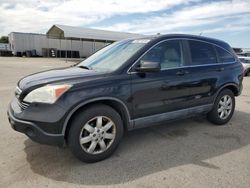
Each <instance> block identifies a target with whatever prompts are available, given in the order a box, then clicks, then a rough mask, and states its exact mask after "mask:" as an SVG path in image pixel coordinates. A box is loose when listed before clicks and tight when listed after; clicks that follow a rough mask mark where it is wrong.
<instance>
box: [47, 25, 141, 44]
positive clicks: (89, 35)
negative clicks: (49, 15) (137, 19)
mask: <svg viewBox="0 0 250 188" xmlns="http://www.w3.org/2000/svg"><path fill="white" fill-rule="evenodd" d="M46 35H47V36H48V37H50V38H75V39H89V40H103V41H117V40H122V39H127V38H135V37H142V36H143V35H140V34H134V33H124V32H116V31H107V30H99V29H89V28H81V27H72V26H66V25H53V26H52V27H51V28H50V29H49V31H48V32H47V33H46Z"/></svg>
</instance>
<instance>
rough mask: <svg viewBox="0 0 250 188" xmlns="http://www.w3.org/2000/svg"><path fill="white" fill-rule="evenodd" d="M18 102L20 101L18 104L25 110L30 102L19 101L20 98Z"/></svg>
mask: <svg viewBox="0 0 250 188" xmlns="http://www.w3.org/2000/svg"><path fill="white" fill-rule="evenodd" d="M17 103H18V105H19V106H20V108H21V109H22V110H25V109H26V108H28V107H29V103H26V102H23V101H19V99H18V100H17Z"/></svg>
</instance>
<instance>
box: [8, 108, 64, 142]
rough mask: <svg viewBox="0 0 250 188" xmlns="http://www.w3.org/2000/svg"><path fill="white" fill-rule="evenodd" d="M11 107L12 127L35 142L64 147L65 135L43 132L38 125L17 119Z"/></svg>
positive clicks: (9, 112) (9, 111)
mask: <svg viewBox="0 0 250 188" xmlns="http://www.w3.org/2000/svg"><path fill="white" fill-rule="evenodd" d="M13 110H14V109H12V105H10V107H9V109H8V112H7V115H8V120H9V122H10V124H11V127H12V128H13V129H14V130H16V131H18V132H21V133H24V134H26V135H27V136H28V137H29V138H30V139H32V140H33V141H35V142H38V143H41V144H47V145H58V146H62V145H64V142H65V139H64V135H63V134H52V133H48V132H45V131H44V130H42V129H41V128H40V127H39V126H38V125H37V124H36V123H34V122H31V121H26V120H22V119H19V118H18V117H15V113H14V111H13Z"/></svg>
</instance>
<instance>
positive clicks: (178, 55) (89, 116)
mask: <svg viewBox="0 0 250 188" xmlns="http://www.w3.org/2000/svg"><path fill="white" fill-rule="evenodd" d="M242 80H243V67H242V65H241V63H240V61H239V59H238V58H237V57H236V55H235V53H234V52H233V50H232V49H231V47H230V46H229V45H228V44H227V43H225V42H223V41H220V40H215V39H211V38H205V37H201V36H192V35H179V34H178V35H177V34H175V35H160V36H154V37H146V38H139V39H128V40H123V41H120V42H116V43H113V44H111V45H109V46H107V47H105V48H103V49H102V50H100V51H98V52H97V53H95V54H94V55H92V56H91V57H89V58H87V59H86V60H84V61H83V62H81V63H79V64H78V65H76V66H74V67H70V68H64V69H54V70H50V71H46V72H40V73H37V74H32V75H29V76H27V77H25V78H23V79H21V80H20V81H19V82H18V84H17V89H16V91H15V97H14V99H13V101H12V102H11V103H10V107H9V110H8V117H9V122H10V124H11V125H12V127H13V129H15V130H16V131H19V132H22V133H25V134H26V135H27V136H28V137H30V138H31V139H32V140H34V141H36V142H39V143H42V144H54V145H63V144H64V143H66V144H67V145H68V146H69V148H70V149H71V151H72V152H73V154H74V155H75V156H76V157H77V158H78V159H80V160H82V161H85V162H96V161H100V160H103V159H105V158H107V157H109V156H110V155H111V154H112V153H113V152H114V151H115V149H116V148H117V146H118V144H119V143H120V141H121V139H122V136H123V134H124V132H125V131H127V130H132V129H136V128H142V127H146V126H152V125H156V124H159V123H162V122H165V121H168V120H175V119H180V118H187V117H191V116H195V115H200V114H206V115H207V118H208V120H209V121H211V122H212V123H214V124H216V125H223V124H226V123H227V122H228V121H229V120H230V119H231V117H232V115H233V113H234V108H235V96H238V95H240V93H241V90H242ZM135 144H136V143H135Z"/></svg>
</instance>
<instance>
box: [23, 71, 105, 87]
mask: <svg viewBox="0 0 250 188" xmlns="http://www.w3.org/2000/svg"><path fill="white" fill-rule="evenodd" d="M101 74H103V73H100V72H96V71H94V70H87V69H83V68H79V67H69V68H61V69H53V70H49V71H44V72H39V73H35V74H31V75H28V76H26V77H24V78H22V79H21V80H20V81H19V82H18V87H19V88H20V89H21V90H25V89H27V88H30V87H35V86H38V85H39V86H40V85H46V84H51V83H55V82H62V81H64V82H70V81H74V80H79V79H80V80H82V79H86V80H88V78H91V77H94V76H97V75H101Z"/></svg>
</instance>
